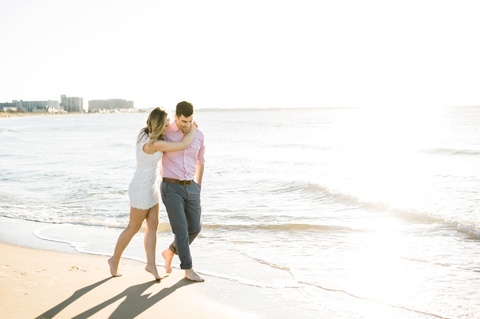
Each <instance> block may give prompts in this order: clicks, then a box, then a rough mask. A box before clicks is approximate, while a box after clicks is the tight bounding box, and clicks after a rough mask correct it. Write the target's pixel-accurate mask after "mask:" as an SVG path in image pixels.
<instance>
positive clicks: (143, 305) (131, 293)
mask: <svg viewBox="0 0 480 319" xmlns="http://www.w3.org/2000/svg"><path fill="white" fill-rule="evenodd" d="M110 279H112V277H109V278H105V279H103V280H100V281H98V282H96V283H94V284H91V285H89V286H86V287H84V288H81V289H79V290H77V291H75V292H74V293H73V294H72V296H70V297H69V298H67V299H65V300H64V301H62V302H61V303H59V304H58V305H56V306H55V307H53V308H51V309H49V310H47V311H46V312H44V313H42V314H41V315H39V316H38V317H36V318H35V319H50V318H54V317H55V316H56V315H57V314H58V313H59V312H61V311H62V310H63V309H65V308H66V307H67V306H68V305H70V304H72V303H73V302H75V301H77V300H79V299H80V298H81V297H82V296H83V295H85V294H86V293H88V292H89V291H91V290H93V289H95V288H97V287H98V286H100V285H102V284H103V283H105V282H107V281H108V280H110ZM158 283H159V282H158V281H156V280H152V281H149V282H145V283H143V284H139V285H135V286H131V287H129V288H127V289H125V290H124V291H122V292H121V293H119V294H118V295H116V296H114V297H112V298H110V299H108V300H106V301H104V302H102V303H100V304H98V305H96V306H94V307H92V308H90V309H87V310H85V311H84V312H82V313H80V314H78V315H76V316H74V317H72V318H74V319H82V318H89V317H91V316H93V315H94V314H95V313H97V312H99V311H100V310H102V309H103V308H105V307H107V306H109V305H111V304H112V303H114V302H116V301H118V300H120V299H122V298H124V297H126V299H125V300H124V301H123V302H122V303H121V304H120V305H119V306H118V307H117V309H115V311H113V313H112V314H111V315H110V316H109V317H108V318H110V319H115V318H117V319H131V318H135V317H136V316H138V315H139V314H141V313H142V312H144V311H145V310H147V309H148V308H150V307H152V306H153V305H154V304H156V303H157V302H159V301H160V300H162V299H163V298H165V297H167V296H168V295H170V294H171V293H172V292H174V291H175V290H177V289H178V288H180V287H183V286H187V285H189V284H191V283H192V281H189V280H187V279H185V278H182V279H181V280H179V281H178V282H177V283H176V284H175V285H173V286H171V287H168V288H164V289H162V290H160V291H159V292H157V293H156V294H154V295H151V294H145V295H143V293H144V292H145V291H146V290H147V289H148V288H150V287H151V286H153V285H155V284H158Z"/></svg>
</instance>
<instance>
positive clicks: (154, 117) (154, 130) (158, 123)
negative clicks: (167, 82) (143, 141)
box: [137, 107, 168, 142]
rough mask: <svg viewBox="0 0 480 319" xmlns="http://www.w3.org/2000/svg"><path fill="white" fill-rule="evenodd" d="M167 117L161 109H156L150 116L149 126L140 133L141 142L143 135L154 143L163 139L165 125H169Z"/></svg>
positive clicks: (148, 119)
mask: <svg viewBox="0 0 480 319" xmlns="http://www.w3.org/2000/svg"><path fill="white" fill-rule="evenodd" d="M167 115H168V114H167V112H165V111H164V110H162V109H161V108H159V107H156V108H154V109H153V110H152V111H151V112H150V114H149V115H148V118H147V126H146V127H144V128H143V129H142V130H141V131H140V134H139V136H138V140H140V138H141V136H143V134H146V135H148V137H149V138H150V139H151V140H152V141H156V140H161V139H163V137H162V133H163V130H164V129H165V125H166V124H167ZM142 133H143V134H142ZM137 142H138V141H137Z"/></svg>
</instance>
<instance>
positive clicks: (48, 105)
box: [11, 100, 59, 112]
mask: <svg viewBox="0 0 480 319" xmlns="http://www.w3.org/2000/svg"><path fill="white" fill-rule="evenodd" d="M11 104H12V107H13V108H16V109H17V110H21V111H23V112H47V111H48V110H49V109H59V105H58V101H52V100H48V101H23V100H20V101H18V100H13V101H12V103H11Z"/></svg>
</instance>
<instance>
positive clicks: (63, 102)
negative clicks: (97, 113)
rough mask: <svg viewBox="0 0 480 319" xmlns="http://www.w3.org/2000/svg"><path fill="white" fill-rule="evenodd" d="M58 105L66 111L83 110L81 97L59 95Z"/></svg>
mask: <svg viewBox="0 0 480 319" xmlns="http://www.w3.org/2000/svg"><path fill="white" fill-rule="evenodd" d="M60 107H61V109H62V110H64V111H66V112H80V113H82V112H84V109H83V98H81V97H69V96H66V95H64V94H63V95H61V96H60Z"/></svg>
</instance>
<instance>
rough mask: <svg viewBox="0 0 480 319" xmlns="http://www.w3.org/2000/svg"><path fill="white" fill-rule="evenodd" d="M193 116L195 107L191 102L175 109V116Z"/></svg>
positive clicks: (178, 105)
mask: <svg viewBox="0 0 480 319" xmlns="http://www.w3.org/2000/svg"><path fill="white" fill-rule="evenodd" d="M192 114H193V105H192V103H190V102H187V101H182V102H180V103H178V104H177V108H176V109H175V115H176V116H178V117H180V116H181V115H183V116H184V117H189V116H191V115H192Z"/></svg>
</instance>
